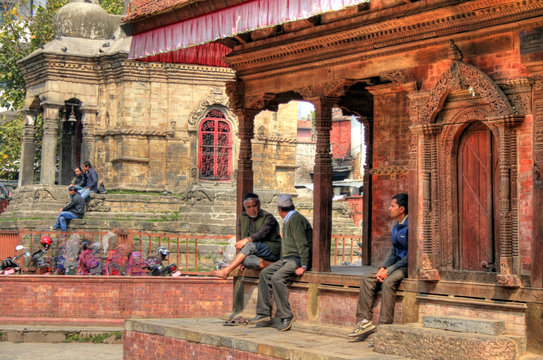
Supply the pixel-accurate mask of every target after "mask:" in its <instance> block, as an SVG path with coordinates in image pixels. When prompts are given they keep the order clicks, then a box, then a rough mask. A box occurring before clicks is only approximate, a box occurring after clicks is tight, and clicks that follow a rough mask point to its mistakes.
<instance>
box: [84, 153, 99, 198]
mask: <svg viewBox="0 0 543 360" xmlns="http://www.w3.org/2000/svg"><path fill="white" fill-rule="evenodd" d="M83 170H85V173H86V174H87V190H89V191H90V192H92V193H97V192H98V173H97V172H96V170H94V168H93V167H92V165H91V163H90V161H85V163H84V164H83Z"/></svg>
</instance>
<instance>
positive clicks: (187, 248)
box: [0, 229, 233, 274]
mask: <svg viewBox="0 0 543 360" xmlns="http://www.w3.org/2000/svg"><path fill="white" fill-rule="evenodd" d="M107 233H108V232H106V231H73V232H68V233H63V232H58V231H30V230H25V229H19V230H18V231H17V230H15V231H3V232H0V244H2V246H3V247H2V249H4V248H5V253H4V254H5V256H3V257H2V258H5V257H7V256H13V255H14V252H15V250H14V249H15V246H17V245H18V244H21V245H24V246H25V248H26V249H25V251H29V252H30V253H31V254H32V253H33V252H34V251H37V250H38V249H39V248H40V240H41V238H42V237H43V236H46V235H47V236H50V237H51V238H52V239H53V245H52V246H51V248H50V249H49V250H48V257H49V259H50V260H51V265H52V267H53V266H55V265H56V264H55V262H56V256H57V254H58V251H59V247H60V245H61V244H63V243H65V241H66V239H68V237H69V236H70V235H74V234H76V235H79V236H80V237H81V238H82V239H85V240H89V241H90V242H97V241H101V240H102V239H103V237H104V236H105V235H106V234H107ZM232 237H233V235H179V234H157V233H148V232H138V231H127V232H122V233H120V234H118V240H117V244H116V245H117V246H119V245H121V244H123V245H125V247H127V248H128V249H129V251H130V253H132V252H133V251H139V252H140V253H141V254H142V255H147V256H148V257H149V256H151V255H153V254H154V253H155V251H156V249H157V248H158V247H160V246H164V247H166V248H167V249H168V250H169V251H170V255H169V256H168V257H167V258H166V261H167V262H168V263H175V264H176V265H177V267H178V269H179V271H181V272H183V273H191V274H200V273H201V274H207V273H208V272H207V271H204V272H200V271H199V269H200V268H201V266H200V252H199V246H200V245H201V244H202V243H204V244H209V245H215V246H216V245H220V244H221V243H225V242H227V241H228V240H229V239H230V238H232ZM104 256H105V254H104ZM22 259H23V258H21V259H19V260H18V263H19V264H20V265H23V264H21V260H22ZM102 260H103V259H102ZM25 261H28V260H25Z"/></svg>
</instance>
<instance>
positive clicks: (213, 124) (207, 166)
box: [199, 110, 232, 181]
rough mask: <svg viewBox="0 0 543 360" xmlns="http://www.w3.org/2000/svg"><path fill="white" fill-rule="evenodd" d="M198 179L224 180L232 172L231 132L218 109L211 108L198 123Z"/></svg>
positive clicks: (228, 177) (228, 178)
mask: <svg viewBox="0 0 543 360" xmlns="http://www.w3.org/2000/svg"><path fill="white" fill-rule="evenodd" d="M199 168H200V179H202V180H219V181H226V180H230V179H231V174H232V132H231V129H230V124H229V123H228V122H227V121H226V118H225V116H224V114H223V113H222V112H220V111H219V110H211V111H210V112H208V113H207V116H206V118H205V119H204V121H202V124H201V125H200V151H199Z"/></svg>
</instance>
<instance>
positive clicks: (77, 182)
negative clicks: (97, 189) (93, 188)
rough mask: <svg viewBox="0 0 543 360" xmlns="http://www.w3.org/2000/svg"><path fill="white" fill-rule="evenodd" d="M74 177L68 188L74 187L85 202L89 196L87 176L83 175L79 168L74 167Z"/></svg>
mask: <svg viewBox="0 0 543 360" xmlns="http://www.w3.org/2000/svg"><path fill="white" fill-rule="evenodd" d="M74 175H75V177H74V178H73V180H72V183H71V184H70V186H75V187H76V189H77V192H78V193H79V195H81V197H82V198H83V200H85V199H87V198H88V197H89V195H90V190H88V189H87V174H85V173H84V172H83V170H81V168H80V167H76V168H75V169H74Z"/></svg>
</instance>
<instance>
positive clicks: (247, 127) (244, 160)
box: [235, 109, 258, 216]
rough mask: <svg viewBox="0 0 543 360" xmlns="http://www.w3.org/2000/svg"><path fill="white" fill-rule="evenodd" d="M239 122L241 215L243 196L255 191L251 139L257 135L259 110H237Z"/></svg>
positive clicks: (239, 209) (238, 183)
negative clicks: (255, 125)
mask: <svg viewBox="0 0 543 360" xmlns="http://www.w3.org/2000/svg"><path fill="white" fill-rule="evenodd" d="M235 112H236V115H237V117H238V123H239V138H240V146H239V158H238V176H237V205H236V211H237V214H238V216H239V214H241V212H242V210H243V196H245V194H247V193H248V192H252V191H253V178H254V177H253V175H254V174H253V150H252V144H251V141H252V139H253V137H254V135H255V131H254V118H255V116H256V114H258V110H252V109H243V110H241V111H235Z"/></svg>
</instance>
